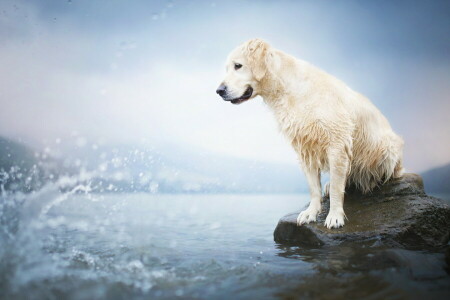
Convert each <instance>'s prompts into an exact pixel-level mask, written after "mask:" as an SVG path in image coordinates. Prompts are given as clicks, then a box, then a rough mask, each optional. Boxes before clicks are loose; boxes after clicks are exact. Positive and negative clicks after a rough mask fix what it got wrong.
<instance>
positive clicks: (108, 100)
mask: <svg viewBox="0 0 450 300" xmlns="http://www.w3.org/2000/svg"><path fill="white" fill-rule="evenodd" d="M449 16H450V2H448V1H339V2H338V1H92V0H85V1H82V0H80V1H77V0H72V1H56V0H54V1H10V0H3V1H1V2H0V107H1V109H0V135H3V136H7V137H13V138H16V139H17V138H20V139H22V140H24V141H28V142H30V143H33V144H37V145H40V144H45V143H49V142H52V141H55V140H57V139H59V140H70V139H71V138H73V136H74V135H77V136H80V135H81V136H84V137H86V138H87V139H89V140H102V141H107V142H114V143H128V144H132V143H138V142H140V141H142V140H143V139H145V140H149V141H151V142H152V143H154V144H155V145H158V144H161V145H165V144H170V145H175V147H178V148H179V149H187V150H189V151H193V150H194V151H204V152H208V153H218V154H225V155H229V156H234V157H239V158H249V159H254V160H260V161H270V162H284V163H290V164H296V158H295V155H294V152H293V151H292V149H291V148H290V146H289V145H288V143H287V142H286V141H285V140H284V138H283V137H282V136H281V134H280V133H279V132H278V130H277V125H276V123H275V121H274V119H273V117H272V115H271V112H270V111H269V109H268V108H267V107H265V106H264V104H263V103H262V101H261V99H254V100H252V101H251V102H248V103H245V104H243V105H239V106H232V105H230V104H229V103H225V102H223V101H222V100H221V99H220V98H219V97H218V96H217V95H216V94H215V88H216V87H217V85H218V84H219V82H220V81H221V78H222V76H223V75H224V68H223V65H224V61H225V58H226V55H227V54H228V53H229V51H230V50H232V49H233V48H234V47H235V46H237V45H238V44H240V43H242V42H244V41H246V40H248V39H250V38H254V37H260V38H264V39H266V40H267V41H269V42H270V43H271V44H272V45H273V46H274V47H276V48H279V49H281V50H283V51H285V52H288V53H290V54H292V55H294V56H297V57H298V58H301V59H304V60H307V61H309V62H311V63H313V64H315V65H317V66H318V67H320V68H322V69H324V70H325V71H327V72H329V73H331V74H333V75H335V76H336V77H338V78H340V79H342V80H343V81H345V82H346V83H347V84H348V85H349V86H350V87H351V88H353V89H355V90H357V91H359V92H361V93H363V94H365V95H366V96H368V97H369V98H370V99H371V100H372V102H374V103H375V105H376V106H377V107H379V108H380V110H381V111H382V112H383V113H384V114H385V115H386V116H387V118H388V119H389V120H390V122H391V125H392V126H393V128H394V129H395V131H396V132H398V133H399V134H400V135H401V136H403V138H404V139H405V142H406V145H405V166H406V168H407V169H408V170H410V171H415V172H418V171H423V170H426V169H429V168H431V167H434V166H438V165H442V164H444V163H447V162H449V161H450V152H449V149H450V127H449V120H448V119H449V116H448V114H449V111H450V54H449V53H450V17H449Z"/></svg>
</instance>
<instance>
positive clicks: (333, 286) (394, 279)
mask: <svg viewBox="0 0 450 300" xmlns="http://www.w3.org/2000/svg"><path fill="white" fill-rule="evenodd" d="M307 202H308V196H307V195H149V194H100V195H98V194H94V195H93V194H70V193H69V194H60V193H59V192H58V191H56V190H54V189H52V188H48V187H47V188H44V189H43V190H42V191H40V192H38V193H36V194H34V195H28V196H23V195H22V196H21V195H13V196H3V198H2V199H1V202H0V214H1V215H0V221H1V225H2V229H1V230H0V242H1V243H2V247H1V250H0V258H1V261H0V298H3V299H12V298H14V299H63V298H64V299H131V298H134V299H154V298H161V299H174V298H182V299H186V298H188V299H192V298H200V299H211V298H214V299H244V298H245V299H271V298H297V297H299V298H302V299H308V298H317V297H319V296H320V298H325V299H327V298H330V299H340V298H348V297H353V298H367V299H379V298H392V299H416V298H417V299H418V298H421V297H425V296H426V297H428V298H430V299H433V298H436V299H439V298H442V299H445V298H448V296H449V295H450V284H449V283H450V279H449V276H448V274H447V272H446V271H445V269H444V268H445V263H444V255H443V254H442V253H428V252H413V251H407V250H400V249H381V248H377V247H373V245H368V246H367V247H361V246H359V247H356V246H355V247H352V246H346V247H343V246H342V247H330V248H326V247H325V248H321V249H302V248H298V247H286V246H281V245H277V244H275V243H274V241H273V236H272V234H273V230H274V228H275V226H276V224H277V222H278V219H279V218H280V217H281V216H283V215H284V214H286V213H288V212H291V211H295V210H297V209H299V208H300V207H302V206H304V205H305V204H306V203H307Z"/></svg>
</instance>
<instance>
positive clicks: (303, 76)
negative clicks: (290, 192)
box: [216, 39, 403, 228]
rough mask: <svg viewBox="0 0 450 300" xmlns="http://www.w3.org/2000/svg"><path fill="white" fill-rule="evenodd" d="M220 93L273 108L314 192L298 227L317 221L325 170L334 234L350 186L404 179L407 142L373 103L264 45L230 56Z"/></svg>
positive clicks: (257, 41) (234, 100) (255, 43)
mask: <svg viewBox="0 0 450 300" xmlns="http://www.w3.org/2000/svg"><path fill="white" fill-rule="evenodd" d="M216 92H217V93H218V94H219V95H220V96H221V97H222V98H223V100H225V101H230V102H231V103H233V104H240V103H242V102H244V101H247V100H249V99H252V98H254V97H256V96H258V95H259V96H261V97H262V98H263V99H264V102H265V103H267V105H269V106H270V107H271V108H272V109H273V111H274V113H275V117H276V119H277V121H278V123H279V126H280V129H281V131H282V132H283V133H284V134H285V135H286V136H287V138H288V139H289V141H290V142H291V144H292V146H293V147H294V149H295V151H296V153H297V154H298V157H299V160H300V164H301V166H302V169H303V171H304V172H305V175H306V178H307V180H308V184H309V188H310V195H311V202H310V204H309V207H308V208H307V209H306V210H304V211H302V212H301V213H300V214H299V216H298V218H297V223H298V225H301V224H304V223H309V222H312V221H316V218H317V215H318V214H319V213H320V211H321V209H322V204H321V200H322V192H321V191H322V187H321V183H320V173H321V172H330V184H329V191H328V194H329V196H330V211H329V213H328V216H327V218H326V220H325V226H326V227H328V228H338V227H341V226H343V225H344V218H345V217H346V216H345V213H344V208H343V204H344V191H345V187H346V186H350V185H354V186H356V187H357V188H358V189H359V190H361V191H362V192H364V193H367V192H369V191H371V190H372V189H373V188H375V187H376V186H378V185H379V184H381V183H383V182H386V181H387V180H389V179H390V178H397V177H400V176H401V175H402V172H403V168H402V151H403V150H402V149H403V140H402V139H401V138H400V137H399V136H398V135H397V134H395V133H394V132H393V131H392V129H391V126H390V125H389V122H388V121H387V120H386V118H385V117H384V116H383V115H382V114H381V112H380V111H379V110H378V109H377V108H376V107H375V106H374V105H373V104H372V103H371V102H370V101H369V100H368V99H367V98H366V97H364V96H363V95H361V94H359V93H357V92H355V91H353V90H352V89H350V88H349V87H348V86H347V85H345V83H343V82H342V81H340V80H338V79H336V78H334V77H333V76H331V75H329V74H327V73H325V72H324V71H322V70H320V69H318V68H316V67H314V66H312V65H311V64H309V63H307V62H305V61H302V60H299V59H296V58H294V57H292V56H290V55H288V54H285V53H283V52H282V51H280V50H277V49H274V48H272V47H271V46H269V45H268V44H267V43H266V42H264V41H262V40H260V39H253V40H250V41H248V42H246V43H244V44H243V45H241V46H239V47H237V48H236V49H235V50H233V52H231V54H230V55H229V57H228V60H227V63H226V77H225V80H224V81H223V82H222V84H221V85H220V86H219V88H218V89H217V91H216Z"/></svg>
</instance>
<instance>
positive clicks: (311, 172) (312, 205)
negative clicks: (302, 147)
mask: <svg viewBox="0 0 450 300" xmlns="http://www.w3.org/2000/svg"><path fill="white" fill-rule="evenodd" d="M303 170H304V172H305V175H306V179H307V180H308V185H309V194H310V197H311V201H310V202H309V206H308V208H307V209H306V210H304V211H302V212H301V213H300V214H299V215H298V217H297V225H302V224H308V223H309V222H315V221H316V219H317V215H318V214H319V213H320V211H321V210H322V203H321V201H322V187H321V185H320V170H319V168H314V167H304V168H303Z"/></svg>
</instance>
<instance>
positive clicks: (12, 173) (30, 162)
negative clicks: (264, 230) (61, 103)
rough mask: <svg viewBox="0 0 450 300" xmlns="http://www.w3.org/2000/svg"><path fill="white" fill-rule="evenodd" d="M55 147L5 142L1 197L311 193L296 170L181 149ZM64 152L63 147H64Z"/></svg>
mask: <svg viewBox="0 0 450 300" xmlns="http://www.w3.org/2000/svg"><path fill="white" fill-rule="evenodd" d="M83 144H84V145H83V146H82V147H77V146H73V145H62V144H60V145H58V146H56V145H53V146H51V147H50V146H49V147H45V149H44V150H42V151H39V150H35V149H32V148H30V147H28V146H26V145H24V144H22V143H19V142H15V141H12V140H10V139H6V138H1V137H0V193H1V188H4V189H5V190H8V191H24V192H29V191H32V190H36V189H39V188H40V187H42V186H43V185H44V184H45V183H47V182H50V181H56V180H58V179H61V180H62V181H61V180H60V182H64V184H61V186H60V188H61V189H62V190H71V189H73V188H75V187H77V186H80V185H81V186H83V187H87V188H88V190H90V191H92V192H111V193H114V192H150V193H296V192H303V191H307V186H306V182H305V180H304V178H303V177H302V176H303V175H302V172H301V170H300V168H299V167H297V166H295V165H285V164H277V163H266V162H257V161H252V160H247V159H239V158H234V157H228V156H221V155H216V154H211V153H207V152H205V151H201V150H192V149H190V150H189V149H187V148H185V147H180V146H177V145H170V146H169V145H165V146H160V147H158V148H157V149H156V148H155V147H152V146H149V145H138V146H136V145H124V144H120V145H114V144H106V145H97V144H95V143H89V142H88V141H86V143H83ZM58 147H59V148H58Z"/></svg>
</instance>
